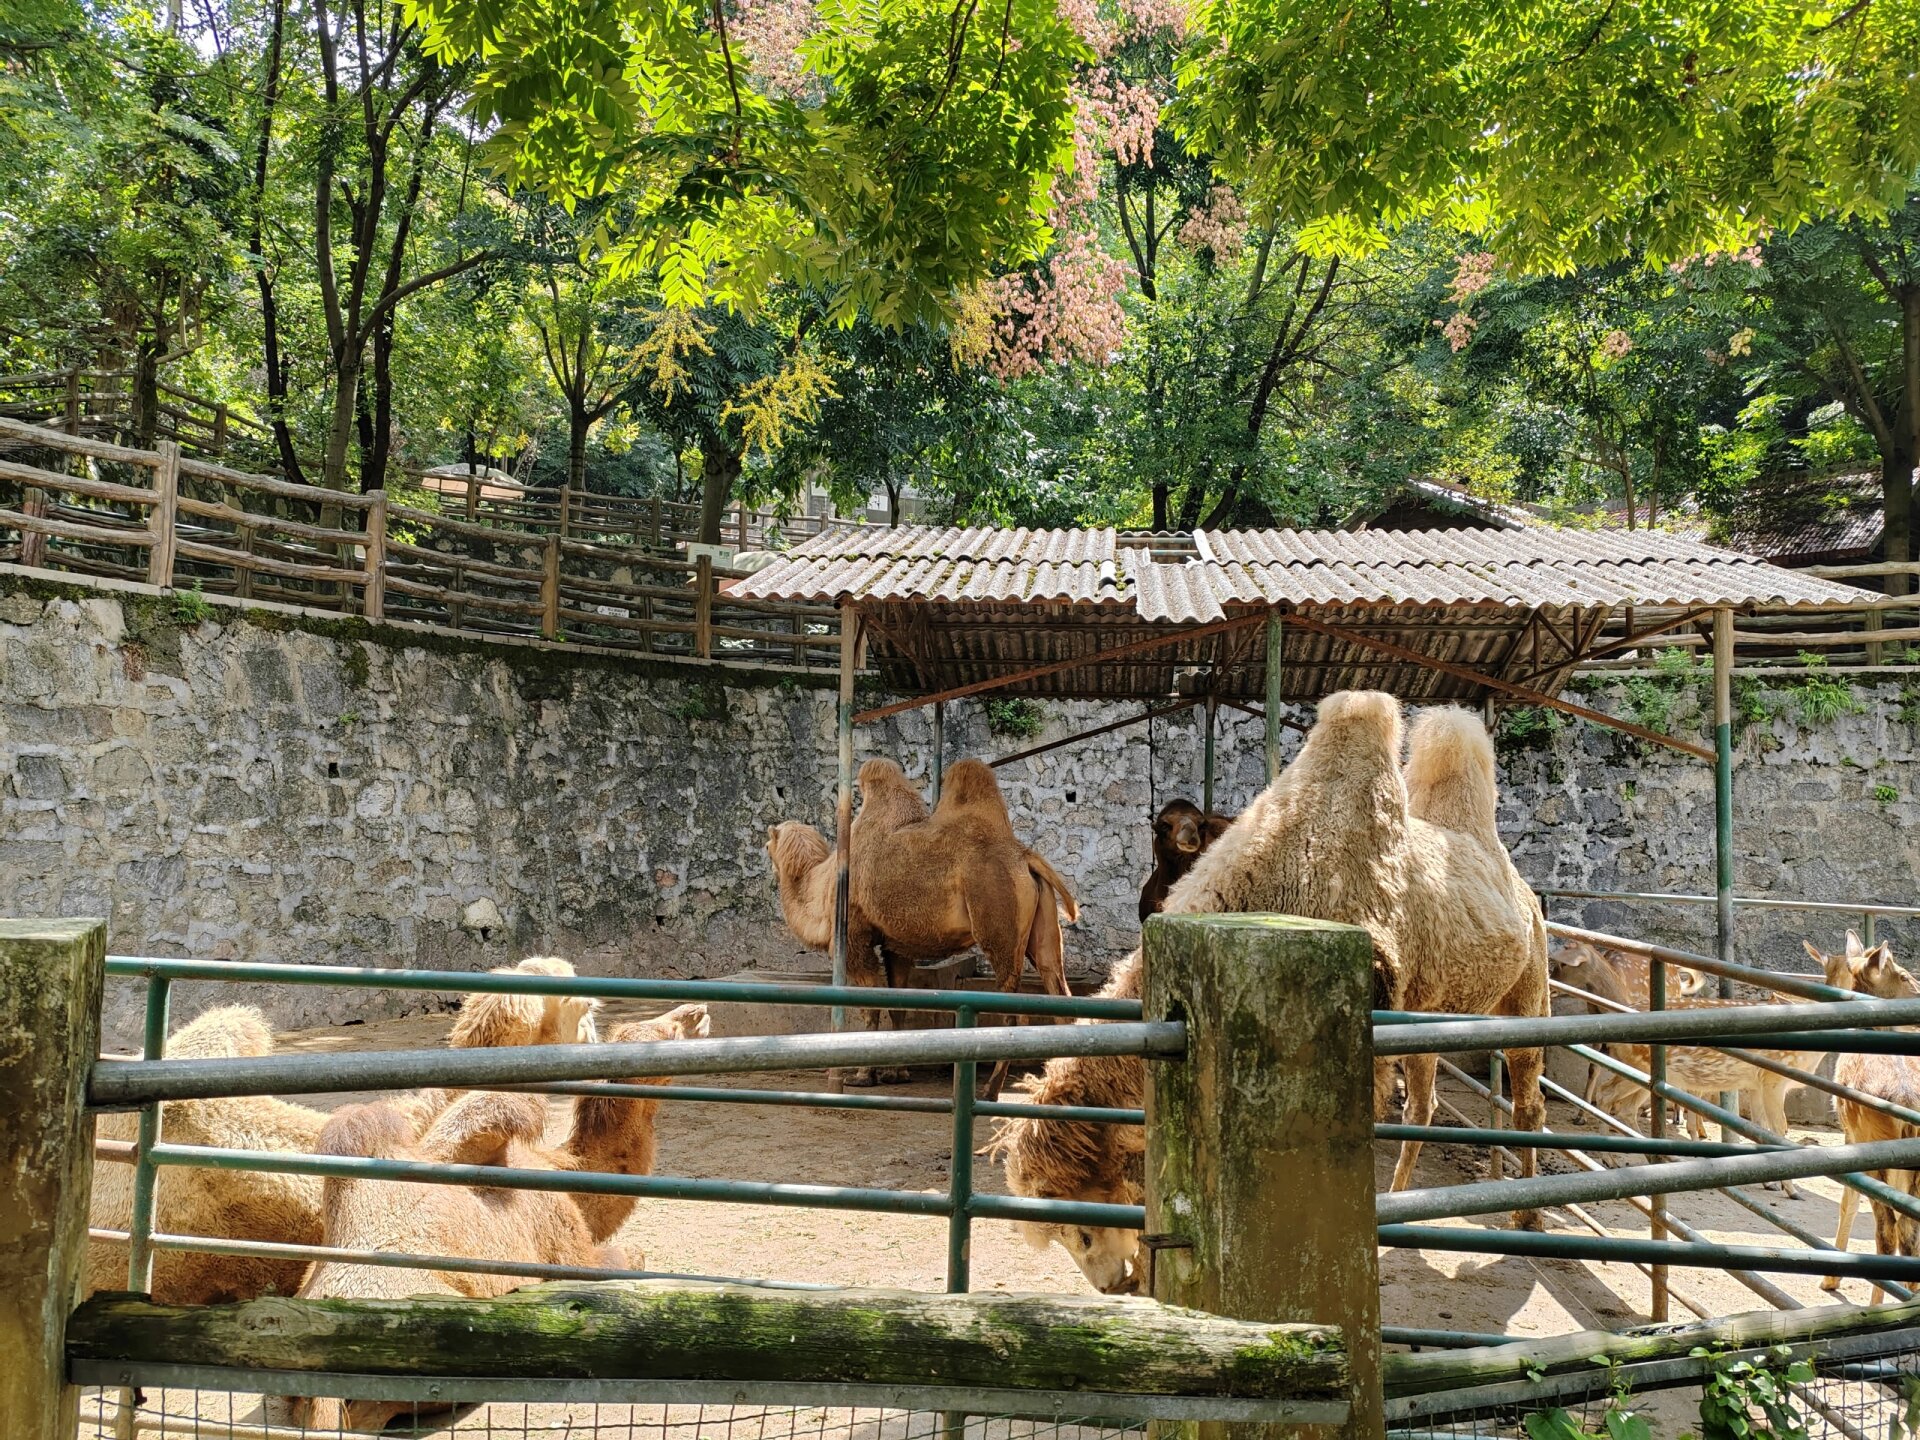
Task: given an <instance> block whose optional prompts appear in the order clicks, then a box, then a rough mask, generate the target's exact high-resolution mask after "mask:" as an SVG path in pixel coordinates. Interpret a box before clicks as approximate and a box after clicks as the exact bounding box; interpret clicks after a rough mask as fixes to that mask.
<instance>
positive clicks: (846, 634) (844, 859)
mask: <svg viewBox="0 0 1920 1440" xmlns="http://www.w3.org/2000/svg"><path fill="white" fill-rule="evenodd" d="M859 659H860V612H859V611H858V610H857V609H855V608H854V607H853V606H852V605H842V606H841V607H840V704H839V707H838V709H837V711H836V731H837V734H838V738H839V750H840V778H839V786H838V789H837V791H836V793H835V796H834V807H833V869H834V880H833V983H834V984H835V985H844V984H846V983H847V932H848V924H847V909H848V901H849V892H850V885H851V877H852V862H853V677H854V672H855V670H856V669H857V668H858V666H859ZM832 1023H833V1028H834V1029H835V1030H844V1029H846V1028H847V1012H846V1008H845V1007H844V1006H840V1005H836V1006H834V1007H833V1014H832ZM827 1088H828V1089H829V1090H833V1091H836V1092H837V1091H839V1090H840V1089H841V1088H842V1087H841V1077H840V1072H839V1071H838V1070H835V1071H833V1072H831V1073H830V1074H829V1075H828V1076H827Z"/></svg>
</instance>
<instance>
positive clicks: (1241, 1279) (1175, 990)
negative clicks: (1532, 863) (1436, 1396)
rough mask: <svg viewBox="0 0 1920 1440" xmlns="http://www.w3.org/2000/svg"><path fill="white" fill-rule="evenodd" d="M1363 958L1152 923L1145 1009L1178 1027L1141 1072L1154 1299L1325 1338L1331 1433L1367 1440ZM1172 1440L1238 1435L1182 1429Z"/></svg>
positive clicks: (1275, 927) (1374, 1377)
mask: <svg viewBox="0 0 1920 1440" xmlns="http://www.w3.org/2000/svg"><path fill="white" fill-rule="evenodd" d="M1372 954H1373V950H1372V946H1371V944H1370V943H1369V941H1368V939H1367V933H1366V931H1364V930H1361V929H1358V928H1355V927H1353V926H1349V925H1331V924H1326V923H1324V922H1321V921H1315V920H1300V919H1295V918H1293V917H1291V916H1280V915H1156V916H1153V917H1152V918H1150V919H1149V920H1148V921H1147V927H1146V975H1145V986H1146V988H1145V1002H1146V1013H1147V1015H1148V1016H1149V1017H1150V1018H1153V1019H1170V1018H1179V1019H1184V1020H1185V1021H1186V1024H1187V1055H1186V1058H1185V1059H1184V1060H1155V1061H1150V1062H1149V1063H1148V1064H1147V1067H1146V1069H1147V1094H1146V1101H1147V1158H1146V1191H1147V1194H1146V1200H1147V1232H1148V1235H1149V1237H1150V1239H1149V1242H1148V1254H1149V1255H1150V1256H1151V1257H1153V1265H1152V1274H1151V1284H1152V1289H1153V1296H1154V1298H1155V1299H1157V1300H1160V1301H1163V1302H1166V1303H1168V1304H1174V1305H1184V1306H1189V1307H1191V1308H1193V1309H1196V1310H1205V1311H1208V1312H1210V1313H1212V1314H1216V1315H1230V1316H1233V1317H1234V1318H1236V1319H1241V1320H1264V1321H1268V1322H1273V1321H1299V1322H1308V1323H1317V1324H1324V1325H1338V1326H1340V1327H1341V1330H1342V1332H1343V1334H1344V1335H1345V1337H1346V1341H1347V1350H1348V1355H1349V1358H1350V1361H1351V1369H1352V1396H1351V1398H1352V1404H1353V1410H1352V1414H1351V1416H1350V1418H1349V1420H1348V1422H1347V1425H1346V1427H1345V1429H1344V1430H1343V1431H1342V1434H1343V1435H1346V1436H1349V1437H1355V1440H1360V1437H1366V1440H1376V1437H1379V1436H1382V1435H1383V1434H1384V1433H1385V1426H1386V1421H1385V1412H1384V1408H1383V1402H1382V1399H1381V1386H1380V1274H1379V1262H1378V1259H1377V1253H1378V1252H1377V1250H1376V1247H1375V1240H1374V1213H1373V1206H1374V1189H1373V1041H1372V1023H1371V1014H1370V1007H1371V1005H1372V1003H1373V973H1372ZM1178 1429H1179V1432H1180V1434H1181V1435H1182V1436H1183V1437H1187V1440H1252V1437H1253V1436H1255V1435H1256V1434H1262V1435H1265V1434H1272V1433H1275V1432H1272V1431H1270V1430H1266V1429H1261V1430H1258V1431H1256V1430H1254V1429H1252V1428H1249V1427H1244V1426H1240V1425H1220V1424H1215V1423H1211V1422H1209V1423H1203V1424H1196V1425H1189V1424H1182V1425H1180V1426H1179V1427H1178Z"/></svg>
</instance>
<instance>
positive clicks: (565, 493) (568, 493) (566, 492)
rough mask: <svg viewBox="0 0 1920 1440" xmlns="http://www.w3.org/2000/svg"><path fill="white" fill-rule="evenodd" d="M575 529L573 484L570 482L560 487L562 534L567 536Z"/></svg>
mask: <svg viewBox="0 0 1920 1440" xmlns="http://www.w3.org/2000/svg"><path fill="white" fill-rule="evenodd" d="M572 528H573V484H572V482H571V481H569V482H568V483H567V484H564V485H562V486H561V487H560V534H561V536H562V537H564V536H566V535H567V534H568V532H569V531H571V530H572Z"/></svg>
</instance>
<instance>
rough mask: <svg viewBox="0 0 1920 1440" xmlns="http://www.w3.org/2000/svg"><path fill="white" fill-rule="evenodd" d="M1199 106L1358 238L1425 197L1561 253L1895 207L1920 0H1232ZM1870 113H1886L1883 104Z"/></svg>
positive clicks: (1205, 123)
mask: <svg viewBox="0 0 1920 1440" xmlns="http://www.w3.org/2000/svg"><path fill="white" fill-rule="evenodd" d="M1202 15H1203V19H1202V32H1203V33H1202V37H1201V39H1200V42H1199V43H1198V44H1196V45H1195V46H1194V48H1193V50H1192V51H1191V53H1190V55H1189V57H1188V59H1187V60H1186V62H1185V65H1184V67H1183V69H1182V72H1181V79H1182V83H1183V93H1182V104H1181V112H1180V121H1181V123H1182V125H1183V126H1184V129H1185V133H1186V135H1187V136H1188V138H1189V140H1190V142H1191V143H1193V144H1194V145H1196V146H1197V147H1199V148H1201V149H1204V150H1207V151H1210V152H1212V153H1214V154H1216V155H1218V156H1220V157H1221V164H1222V165H1223V166H1224V168H1225V169H1226V170H1227V172H1228V173H1229V174H1230V175H1232V176H1233V177H1234V178H1235V179H1236V180H1242V181H1244V182H1245V183H1246V184H1247V186H1248V189H1249V190H1250V192H1251V198H1252V199H1253V200H1254V201H1255V202H1256V204H1257V205H1258V206H1260V207H1262V208H1265V207H1271V208H1272V210H1273V211H1274V212H1276V213H1277V214H1278V215H1279V216H1281V217H1282V218H1284V219H1286V220H1289V221H1292V222H1295V223H1301V224H1307V223H1309V222H1311V223H1313V225H1314V228H1315V233H1316V236H1317V238H1318V239H1319V240H1320V241H1321V243H1322V244H1324V245H1326V246H1328V247H1336V248H1340V249H1344V250H1347V251H1354V250H1362V249H1366V248H1370V247H1374V246H1377V245H1378V244H1379V243H1380V242H1381V239H1382V237H1383V234H1384V232H1386V231H1388V230H1390V229H1392V228H1393V227H1395V226H1397V225H1399V224H1401V223H1404V221H1405V220H1406V219H1407V218H1409V217H1413V216H1438V217H1441V218H1443V219H1445V220H1447V221H1449V222H1452V223H1455V224H1458V225H1460V226H1462V227H1463V228H1465V229H1467V230H1469V231H1474V232H1480V233H1482V234H1483V235H1484V236H1485V238H1486V240H1487V241H1488V242H1489V243H1488V248H1490V249H1492V250H1494V251H1495V252H1496V253H1498V254H1499V255H1500V256H1501V257H1502V258H1503V259H1504V260H1506V261H1507V262H1509V263H1512V264H1517V265H1519V266H1522V267H1524V268H1527V269H1531V270H1542V271H1555V272H1561V271H1564V270H1565V269H1567V268H1568V267H1570V266H1571V265H1575V264H1592V263H1605V262H1607V261H1610V260H1613V259H1616V258H1619V257H1621V256H1625V255H1637V254H1644V255H1646V256H1648V257H1649V258H1651V259H1654V260H1656V261H1660V262H1666V261H1672V260H1679V259H1683V258H1685V257H1687V256H1690V255H1693V254H1696V253H1698V252H1701V251H1708V250H1734V249H1738V248H1740V247H1741V246H1743V245H1746V244H1749V243H1751V242H1753V241H1754V240H1756V239H1758V238H1760V237H1761V236H1762V235H1764V234H1765V233H1766V231H1767V229H1768V228H1769V227H1771V228H1774V229H1778V230H1782V231H1788V230H1791V229H1793V228H1794V227H1795V226H1796V225H1798V224H1799V223H1801V222H1802V221H1804V220H1806V219H1808V218H1811V217H1821V216H1829V215H1837V216H1850V215H1859V216H1865V217H1877V216H1880V215H1883V214H1885V213H1886V211H1887V210H1888V208H1889V207H1891V206H1894V205H1897V204H1898V203H1899V201H1900V197H1901V195H1902V192H1903V191H1904V189H1905V186H1906V184H1907V182H1908V180H1909V179H1910V177H1911V176H1912V174H1913V172H1914V170H1915V169H1916V167H1917V166H1920V102H1917V101H1916V100H1915V97H1914V95H1913V92H1912V88H1911V78H1910V77H1911V72H1910V67H1909V61H1910V57H1911V56H1912V55H1913V54H1915V53H1916V52H1917V51H1920V11H1915V10H1914V9H1913V8H1912V7H1900V8H1898V9H1895V10H1888V9H1884V8H1882V7H1877V6H1867V7H1853V8H1850V9H1842V8H1840V7H1838V6H1828V5H1749V6H1738V7H1733V8H1731V9H1730V8H1728V7H1726V6H1723V5H1719V4H1714V3H1710V0H1667V3H1663V4H1659V5H1653V6H1636V7H1631V8H1627V9H1607V8H1604V7H1602V8H1601V9H1599V10H1595V8H1594V7H1593V6H1591V5H1589V4H1585V3H1578V0H1547V3H1541V4H1536V5H1530V6H1525V7H1519V8H1509V9H1502V10H1496V11H1493V12H1488V11H1486V10H1485V9H1484V7H1475V6H1425V7H1419V6H1415V7H1406V6H1399V5H1393V6H1386V5H1381V6H1371V7H1365V8H1361V9H1356V8H1354V7H1352V6H1351V5H1349V4H1347V3H1345V0H1306V3H1298V0H1212V3H1210V4H1208V5H1207V6H1206V7H1205V8H1204V10H1203V12H1202ZM1869 116H1870V117H1872V118H1871V119H1866V118H1864V117H1869Z"/></svg>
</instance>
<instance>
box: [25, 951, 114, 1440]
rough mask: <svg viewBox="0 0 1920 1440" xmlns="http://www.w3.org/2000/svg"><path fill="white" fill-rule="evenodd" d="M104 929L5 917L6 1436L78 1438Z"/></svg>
mask: <svg viewBox="0 0 1920 1440" xmlns="http://www.w3.org/2000/svg"><path fill="white" fill-rule="evenodd" d="M106 960H107V927H106V925H105V924H104V923H103V922H102V921H99V920H0V1217H4V1219H0V1357H3V1358H0V1435H4V1436H6V1437H7V1440H56V1437H57V1440H70V1437H71V1436H72V1435H73V1433H74V1426H75V1424H76V1417H77V1413H78V1412H77V1409H76V1407H77V1405H78V1403H79V1392H78V1391H77V1390H75V1389H74V1388H73V1387H72V1386H70V1385H68V1384H67V1383H66V1366H65V1363H64V1360H63V1355H62V1350H63V1342H64V1335H63V1333H62V1330H63V1325H64V1322H65V1320H66V1318H67V1313H68V1310H69V1308H70V1307H71V1306H72V1304H73V1300H74V1297H75V1296H77V1295H78V1294H79V1293H80V1280H81V1276H82V1273H83V1271H84V1268H85V1264H86V1253H87V1193H88V1191H89V1190H90V1189H91V1188H92V1185H93V1144H92V1140H93V1120H92V1117H91V1116H89V1115H88V1114H87V1113H86V1109H85V1104H86V1084H87V1068H88V1063H89V1057H91V1056H93V1055H95V1054H97V1053H98V1051H99V1048H100V989H101V985H102V984H103V982H104V979H105V975H106Z"/></svg>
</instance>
